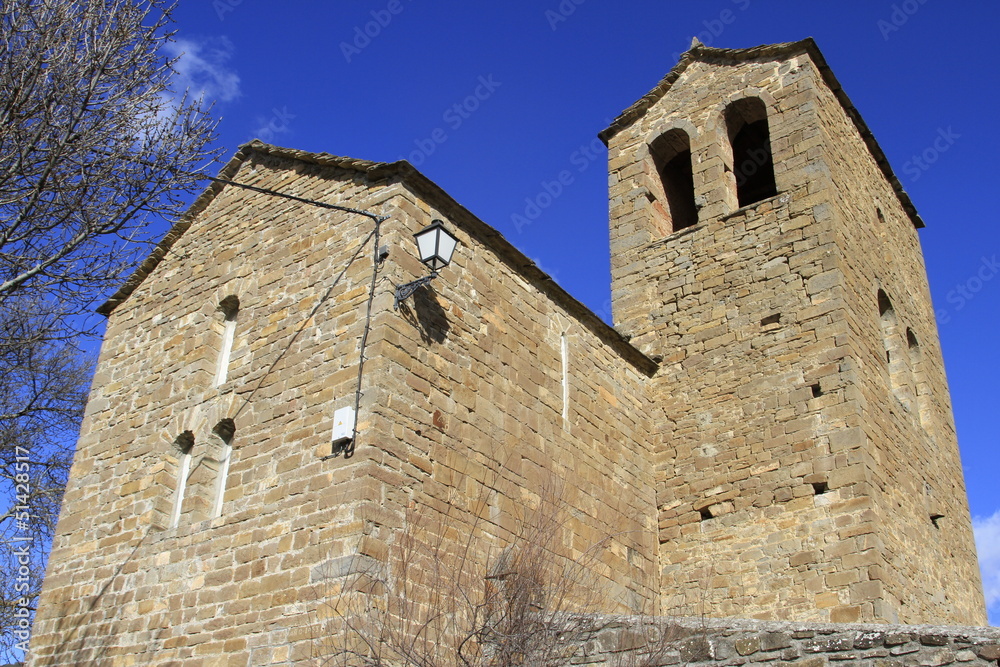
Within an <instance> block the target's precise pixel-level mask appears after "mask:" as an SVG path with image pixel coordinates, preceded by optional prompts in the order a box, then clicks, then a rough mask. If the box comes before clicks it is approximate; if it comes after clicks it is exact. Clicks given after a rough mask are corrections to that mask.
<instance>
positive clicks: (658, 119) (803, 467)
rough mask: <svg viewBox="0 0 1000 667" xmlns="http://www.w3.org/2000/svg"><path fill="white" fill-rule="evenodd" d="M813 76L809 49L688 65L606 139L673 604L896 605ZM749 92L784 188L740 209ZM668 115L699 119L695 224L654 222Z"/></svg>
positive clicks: (620, 312) (618, 264)
mask: <svg viewBox="0 0 1000 667" xmlns="http://www.w3.org/2000/svg"><path fill="white" fill-rule="evenodd" d="M816 85H817V83H816V81H814V80H813V79H812V78H810V76H809V71H808V69H806V68H803V67H802V64H801V63H800V62H798V61H793V62H781V61H764V62H757V61H753V62H748V63H745V64H742V65H741V66H739V67H732V66H728V65H710V64H705V63H693V64H692V65H690V66H689V67H688V69H687V70H685V72H684V73H683V74H682V75H681V77H680V78H679V79H678V80H677V82H675V84H674V87H673V88H672V89H671V91H670V92H669V93H668V94H667V95H666V96H664V97H663V98H662V99H660V100H659V101H658V102H657V103H656V104H655V105H653V106H652V108H650V109H649V110H648V111H647V112H646V114H645V115H644V116H643V117H642V118H641V119H640V120H638V121H637V122H636V123H635V124H634V125H633V126H631V127H629V128H627V129H626V130H623V131H622V132H621V133H620V134H618V135H616V136H615V137H614V138H613V140H612V142H611V143H610V145H609V152H610V160H611V162H610V164H611V170H612V177H611V182H612V184H613V185H612V190H611V225H612V228H611V236H612V249H613V257H614V260H613V261H614V264H613V274H612V279H613V299H614V307H615V321H616V323H617V325H618V327H619V328H620V329H621V330H622V331H624V332H625V333H628V334H630V335H632V336H633V342H635V343H636V344H637V345H638V346H639V347H640V348H641V349H643V350H644V351H645V352H646V353H647V354H650V355H651V356H662V358H663V370H662V371H661V373H660V374H659V375H658V376H657V378H656V390H657V391H658V393H659V396H660V400H661V402H662V404H663V408H664V411H665V413H666V419H665V421H664V423H663V426H662V428H661V431H660V432H659V433H658V437H659V443H660V444H659V447H660V449H659V457H658V458H657V460H656V467H657V473H658V481H657V484H658V488H657V507H658V510H659V536H660V543H661V559H662V563H663V567H662V574H663V579H662V592H663V598H664V599H663V605H664V607H663V608H664V609H669V610H673V611H675V612H677V613H681V614H707V615H712V616H718V615H722V616H726V615H730V616H731V615H750V616H756V617H762V618H787V617H795V618H799V619H815V620H821V621H837V622H846V621H855V620H859V619H865V620H875V619H881V618H883V616H882V615H881V612H880V611H876V609H875V607H874V603H875V602H874V601H875V599H876V598H877V595H876V593H877V591H875V590H873V588H872V586H871V585H870V583H869V582H870V579H871V576H870V567H871V566H872V565H874V564H875V558H874V555H873V553H872V551H871V550H870V544H871V542H872V541H873V539H874V536H873V533H874V527H873V524H872V518H871V512H870V510H871V509H872V506H873V505H872V501H871V499H870V494H871V489H870V486H869V485H870V481H869V479H868V474H867V471H866V465H865V463H866V461H865V459H864V455H863V453H862V452H860V451H859V450H858V449H856V448H851V447H849V444H850V443H849V441H848V440H845V438H844V434H845V433H849V432H850V429H851V428H853V427H856V426H857V425H858V422H859V419H860V415H859V414H858V412H859V411H858V409H857V408H856V406H855V402H856V401H857V390H856V388H855V387H854V386H853V385H854V381H853V376H852V375H851V373H850V367H849V366H848V365H846V364H844V363H843V359H844V357H845V354H846V351H847V348H846V347H844V342H845V340H846V326H847V325H846V317H845V315H844V313H843V309H844V305H845V304H844V301H843V299H842V297H841V295H840V292H839V290H840V287H839V273H840V263H841V261H842V256H841V251H840V249H839V248H838V246H837V245H836V243H835V236H834V233H833V230H832V226H831V225H832V221H833V216H832V211H831V210H830V205H829V204H828V202H827V194H826V192H825V191H826V189H827V188H829V185H830V182H829V178H828V175H827V171H826V169H825V168H824V165H823V164H822V162H821V161H820V160H819V157H820V153H819V151H818V150H817V130H816V129H815V124H816V118H815V116H814V115H813V113H812V112H811V110H812V109H813V102H812V99H813V93H812V90H813V88H814V87H815V86H816ZM718 91H731V92H730V93H729V94H728V95H726V94H725V93H723V94H722V95H720V94H719V92H718ZM744 96H753V97H758V98H760V99H762V100H764V101H765V102H766V103H767V107H768V122H769V125H770V137H771V144H772V147H773V154H774V162H775V165H776V174H775V177H776V181H777V186H778V191H779V193H780V194H779V195H778V196H776V197H772V198H770V199H765V200H764V201H762V202H759V203H757V204H754V205H752V206H748V207H746V208H744V209H739V210H735V211H734V210H733V202H732V201H731V199H732V197H731V194H730V193H729V190H728V188H729V185H728V184H727V178H731V172H732V165H731V161H732V157H731V155H727V154H726V151H725V147H726V146H727V145H728V138H727V137H726V134H725V128H724V126H723V117H722V115H723V112H724V109H725V102H726V101H731V100H734V99H738V98H740V97H744ZM720 97H721V98H722V99H723V102H719V99H720ZM671 127H680V128H682V129H684V130H685V131H687V132H688V133H689V134H690V135H691V136H692V153H693V158H692V160H693V163H694V166H695V174H694V181H695V198H696V200H697V201H699V202H700V203H701V209H700V212H699V215H700V224H699V225H697V226H695V227H692V228H689V229H684V230H681V231H679V232H675V233H673V234H670V235H668V236H666V237H665V238H655V235H654V234H651V232H650V227H649V226H648V224H647V223H646V222H644V221H646V220H648V218H649V217H650V216H651V215H652V212H651V211H650V206H649V203H648V197H647V195H646V191H647V190H646V188H644V187H643V186H642V181H643V179H646V178H650V175H649V174H648V173H647V172H648V163H649V160H648V149H647V146H648V145H649V144H650V143H651V142H652V141H653V140H654V139H655V138H656V137H657V136H659V134H661V133H662V132H664V131H666V130H667V129H669V128H671ZM727 160H728V161H729V162H727Z"/></svg>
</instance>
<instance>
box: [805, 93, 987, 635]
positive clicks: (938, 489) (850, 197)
mask: <svg viewBox="0 0 1000 667" xmlns="http://www.w3.org/2000/svg"><path fill="white" fill-rule="evenodd" d="M815 105H816V109H817V112H818V114H819V118H820V122H819V127H820V128H822V131H823V136H822V146H823V151H824V153H825V158H824V161H825V163H826V164H827V165H829V170H830V176H831V180H832V184H833V187H832V188H831V190H830V196H831V202H832V203H833V206H832V210H833V211H834V213H835V215H836V222H835V223H834V225H833V229H834V230H835V232H836V235H837V245H838V246H840V247H841V248H842V249H843V253H842V257H843V261H842V265H841V268H842V285H841V290H840V295H841V296H842V298H843V302H844V304H845V305H846V308H845V311H844V312H845V313H846V314H847V316H848V318H849V319H848V322H847V324H848V329H849V331H850V333H851V335H850V337H849V339H848V343H847V344H848V346H849V347H850V349H851V352H850V358H851V362H852V372H853V373H854V375H855V377H856V382H855V386H856V387H857V388H858V391H859V395H858V397H857V403H856V404H857V406H858V408H859V414H860V417H861V418H860V421H859V422H858V424H859V430H858V432H857V435H856V436H855V440H856V442H855V443H854V445H853V446H854V447H857V448H858V449H859V450H861V451H864V452H865V454H866V456H867V457H869V460H870V463H869V466H868V467H869V469H870V479H871V483H872V488H873V491H874V493H873V500H874V502H875V513H874V516H875V517H876V520H875V521H876V524H877V525H878V530H877V535H878V539H879V541H880V545H879V547H878V549H877V550H878V551H880V552H881V555H880V556H879V560H878V563H877V572H878V574H877V577H875V578H876V579H877V580H878V581H879V582H880V585H881V586H883V587H884V593H883V596H884V597H885V599H886V600H887V604H886V609H887V611H888V610H890V609H891V610H896V611H895V612H891V613H889V614H888V616H887V617H886V620H888V621H890V622H898V621H900V620H904V621H918V620H919V621H931V620H933V621H934V622H951V623H962V622H965V623H968V622H978V623H985V621H986V618H985V615H984V614H983V605H982V603H981V599H980V593H979V591H980V589H981V587H980V573H979V567H978V563H977V561H976V556H975V551H974V540H973V535H972V522H971V517H970V515H969V508H968V505H967V501H966V493H965V483H964V479H963V476H962V465H961V460H960V458H959V451H958V443H957V440H956V435H955V425H954V419H953V416H952V412H951V401H950V398H949V393H948V383H947V379H946V377H945V370H944V359H943V357H942V354H941V348H940V342H939V339H938V332H937V325H936V322H935V316H934V309H933V304H932V302H931V296H930V288H929V286H928V284H927V272H926V269H925V267H924V261H923V254H922V252H921V249H920V238H919V236H918V233H917V228H916V227H915V224H914V220H913V218H912V217H911V216H910V215H908V213H907V212H906V211H905V209H904V208H903V206H902V205H901V204H900V201H899V199H898V198H897V197H896V196H895V193H893V192H892V189H891V187H890V184H889V182H888V181H887V180H886V179H885V178H884V177H882V173H881V172H880V170H879V168H878V166H877V165H876V163H875V161H874V160H873V158H872V156H871V153H870V152H869V151H868V150H867V147H866V146H865V145H864V143H863V142H862V139H861V137H860V136H859V135H858V133H857V130H856V128H855V126H854V124H853V122H852V121H851V119H850V118H848V117H847V115H846V114H845V112H844V109H843V107H842V106H841V105H840V104H839V103H838V101H837V100H836V99H835V98H834V95H833V92H832V91H831V90H829V89H828V88H827V87H820V88H818V89H817V95H816V100H815ZM948 223H949V221H948V220H931V221H929V222H928V224H931V225H945V226H946V225H948ZM880 291H882V293H883V294H885V295H886V296H887V297H888V298H889V300H890V301H891V306H892V310H891V312H889V313H886V314H885V315H883V316H881V317H880V312H879V311H880V305H879V292H880Z"/></svg>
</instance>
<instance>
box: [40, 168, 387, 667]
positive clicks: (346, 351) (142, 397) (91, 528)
mask: <svg viewBox="0 0 1000 667" xmlns="http://www.w3.org/2000/svg"><path fill="white" fill-rule="evenodd" d="M237 178H238V179H239V180H242V181H244V182H249V183H252V184H254V185H258V186H261V187H270V188H278V189H282V190H284V191H286V192H290V193H293V194H295V195H298V196H302V197H310V198H314V199H323V200H326V201H338V202H341V203H346V204H349V205H350V204H353V205H355V206H367V202H366V201H365V197H366V196H367V195H368V194H369V190H368V186H367V184H365V183H364V182H363V179H361V178H360V177H359V175H358V174H357V173H356V172H351V171H348V170H341V171H336V170H331V169H321V168H319V167H316V166H315V165H308V164H303V163H293V162H290V161H287V160H279V159H276V158H271V157H268V156H261V155H256V156H253V157H252V158H251V159H250V160H248V162H247V163H246V164H244V165H243V167H242V169H241V170H240V172H239V174H238V175H237ZM371 227H372V224H371V221H370V220H368V219H366V218H363V217H360V216H351V215H348V214H343V213H339V212H337V213H330V212H328V211H322V210H320V209H315V208H310V207H299V206H290V205H289V203H288V201H287V200H282V199H277V198H274V197H269V196H265V195H259V194H249V193H247V192H246V191H244V190H239V189H235V188H227V189H225V190H224V191H223V192H222V193H221V194H219V195H218V196H217V197H216V198H215V200H214V201H213V202H212V203H211V204H210V206H209V207H208V209H207V210H205V211H203V212H202V213H201V214H200V215H198V216H197V218H196V220H195V221H194V223H193V224H192V227H191V228H190V229H189V230H188V232H187V233H186V234H185V235H183V236H182V237H181V238H180V240H179V241H178V242H177V243H176V244H175V245H174V246H173V248H172V249H171V251H170V252H169V253H168V255H167V256H166V257H165V258H164V260H163V261H162V262H161V263H160V265H159V266H158V267H157V269H156V270H155V271H154V272H153V273H152V275H150V276H149V277H148V278H147V279H146V280H145V282H143V283H142V285H140V287H139V289H138V290H136V292H135V293H134V294H132V296H131V297H130V298H129V299H127V300H126V301H125V302H124V303H123V304H121V305H120V306H119V307H118V308H117V309H116V310H115V311H114V312H113V313H112V314H111V316H110V318H109V321H108V328H107V333H106V336H105V342H104V345H103V348H102V351H101V357H100V360H99V363H98V369H97V372H96V376H95V378H94V382H93V388H92V391H91V397H90V402H89V404H88V408H87V415H86V419H85V421H84V425H83V428H82V432H81V436H80V441H79V446H78V448H77V454H76V458H75V463H74V466H73V468H72V472H71V476H70V481H69V486H68V489H67V492H66V497H65V501H64V504H63V509H62V515H61V518H60V523H59V527H58V532H57V536H56V539H55V543H54V547H53V551H52V556H51V559H50V561H49V563H50V564H49V571H48V574H47V577H46V579H45V589H44V592H43V596H42V599H41V603H40V609H39V612H38V616H37V620H36V624H35V630H34V636H33V643H32V647H31V654H30V656H31V657H30V660H29V664H31V665H67V664H91V663H93V664H122V665H129V664H150V665H152V664H177V665H180V664H183V665H196V664H198V665H201V664H219V661H221V660H222V658H220V656H227V657H226V660H229V661H231V662H227V663H226V664H247V665H249V664H253V665H264V664H271V662H272V660H283V659H284V660H287V659H288V658H289V656H290V655H291V651H292V647H293V646H296V647H298V648H299V650H303V649H304V650H308V648H309V647H308V644H309V640H310V631H311V629H312V628H313V621H314V614H315V611H316V602H315V600H316V598H317V596H318V594H319V593H318V591H317V587H316V585H315V582H314V581H313V575H312V570H313V568H314V567H315V566H316V564H317V563H320V562H323V561H324V560H326V559H330V558H335V557H337V556H339V555H342V553H344V552H353V551H354V550H355V549H356V547H357V544H358V542H359V540H360V539H361V538H362V529H363V524H364V519H365V514H364V513H365V511H366V508H365V507H362V506H358V503H357V502H356V500H357V499H358V498H365V499H369V500H371V501H372V502H375V503H381V502H383V501H384V499H385V497H386V496H388V495H391V493H392V489H387V488H386V486H385V485H384V484H382V483H381V482H379V481H378V480H377V479H375V478H373V477H371V476H370V475H367V474H366V470H365V467H364V466H365V461H364V458H363V457H360V456H359V457H358V458H357V459H354V460H352V461H351V463H350V464H348V465H344V464H343V462H342V461H336V462H334V461H324V460H323V459H322V457H323V456H324V455H326V454H328V453H329V452H330V427H331V419H332V412H333V409H334V408H336V407H340V405H341V404H343V402H344V398H345V397H348V396H350V397H353V392H354V387H355V378H356V373H357V366H356V364H357V356H358V342H359V339H360V336H361V321H362V316H363V313H364V310H363V305H364V302H365V299H366V297H367V289H368V285H369V282H370V275H371V255H370V249H368V250H369V252H365V253H364V254H363V255H362V258H363V261H360V262H358V261H355V262H352V261H351V257H352V256H353V255H354V253H355V251H357V249H358V248H359V246H360V244H361V241H362V240H363V239H364V238H365V237H366V236H367V235H368V233H369V232H370V231H371ZM345 268H346V273H345V274H344V275H343V277H342V278H341V279H340V281H339V282H335V281H336V279H337V276H338V274H340V272H341V271H343V270H344V269H345ZM231 294H235V295H237V296H238V298H239V300H240V308H239V312H238V314H237V319H236V333H235V343H234V346H233V350H232V355H231V360H230V367H229V374H228V379H227V381H226V382H225V383H224V384H222V385H221V386H219V387H215V386H214V378H215V372H216V366H217V360H218V357H219V347H220V346H221V341H222V326H223V325H222V324H221V319H222V318H221V317H220V313H219V312H217V307H218V304H219V303H220V301H222V300H223V299H224V298H226V297H227V296H229V295H231ZM337 401H340V402H339V403H338V402H337ZM225 418H230V419H232V420H233V422H234V424H235V436H234V437H233V438H232V445H233V454H232V459H231V461H230V465H229V470H228V475H227V476H226V479H225V481H226V486H225V492H224V503H223V507H222V514H221V516H220V517H218V518H214V519H213V518H210V517H206V511H208V510H207V508H206V507H204V503H203V504H202V506H201V507H196V506H193V505H192V504H191V502H190V501H191V500H192V499H198V497H197V496H196V495H194V494H193V493H188V494H186V495H185V505H184V506H183V512H182V514H181V516H180V521H179V524H178V525H177V527H171V514H172V507H173V503H174V499H175V495H176V489H177V484H178V474H179V470H178V468H179V465H180V462H179V461H180V454H179V453H178V452H177V450H176V449H175V447H174V441H175V439H177V438H178V436H179V435H180V434H182V433H183V432H184V431H189V432H190V433H191V435H192V436H193V439H194V447H193V460H192V466H191V478H190V479H191V482H192V484H191V486H190V487H189V491H193V490H194V489H195V483H196V482H198V483H199V486H200V487H202V488H201V491H203V492H207V498H208V499H211V498H212V496H213V495H214V493H215V491H216V490H217V487H216V486H215V485H216V483H217V480H218V469H219V468H220V465H219V464H218V463H216V462H213V463H214V465H213V467H214V468H215V469H214V470H202V466H200V465H199V464H200V463H208V462H207V461H205V459H206V458H211V457H215V456H218V454H217V452H218V451H219V447H218V446H217V444H218V443H216V442H215V436H214V434H213V428H214V427H215V425H216V424H218V423H219V422H220V421H221V420H223V419H225ZM205 487H208V488H207V489H206V488H205ZM200 495H201V496H202V497H201V500H202V501H205V500H206V497H205V496H206V493H200ZM213 660H214V661H215V662H214V663H213V662H212V661H213Z"/></svg>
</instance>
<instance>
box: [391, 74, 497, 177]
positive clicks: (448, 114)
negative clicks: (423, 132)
mask: <svg viewBox="0 0 1000 667" xmlns="http://www.w3.org/2000/svg"><path fill="white" fill-rule="evenodd" d="M477 83H478V85H477V86H476V87H475V89H474V90H473V91H472V94H470V95H467V96H466V97H465V98H464V99H463V100H462V101H461V102H456V103H455V104H452V105H451V106H450V107H448V108H447V109H445V110H444V113H442V114H441V120H442V121H444V123H445V125H447V126H448V127H449V128H450V129H451V131H452V132H454V131H456V130H457V129H458V128H460V127H462V125H463V124H464V123H465V121H467V120H468V119H469V118H471V117H472V114H474V113H475V112H476V111H478V110H479V108H480V107H481V106H482V104H483V102H485V101H486V100H488V99H490V98H491V97H493V93H495V92H496V90H497V88H499V87H500V86H502V85H503V83H502V82H500V81H497V80H495V79H494V78H493V75H492V74H487V75H485V76H480V77H479V79H478V80H477ZM448 136H449V135H448V132H447V131H446V130H445V129H444V128H443V127H436V128H434V129H433V130H432V131H431V132H430V134H428V135H427V136H426V137H425V138H423V139H414V141H413V145H414V146H415V147H416V150H413V151H410V153H409V154H408V155H405V156H404V155H400V156H399V158H398V159H400V160H408V161H409V162H410V164H412V165H413V166H414V167H419V166H420V165H422V164H423V163H424V162H426V160H427V158H428V157H430V156H431V155H433V154H434V152H435V151H437V149H438V147H439V146H441V144H443V143H444V142H446V141H448Z"/></svg>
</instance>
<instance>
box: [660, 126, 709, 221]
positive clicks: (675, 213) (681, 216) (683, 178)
mask: <svg viewBox="0 0 1000 667" xmlns="http://www.w3.org/2000/svg"><path fill="white" fill-rule="evenodd" d="M649 152H650V154H651V155H652V156H653V164H655V165H656V173H657V174H658V175H659V177H660V183H659V184H660V185H661V187H662V188H663V190H662V192H663V199H664V200H665V201H664V202H663V211H664V213H666V215H667V217H668V218H669V220H668V224H669V229H670V230H671V231H672V232H676V231H678V230H680V229H684V228H685V227H691V226H693V225H696V224H698V207H697V206H696V205H695V203H694V173H693V171H692V165H691V140H690V139H689V138H688V135H687V133H686V132H684V130H680V129H676V128H675V129H673V130H669V131H667V132H664V133H663V134H661V135H660V136H659V137H657V138H656V140H655V141H653V143H652V144H650V146H649ZM657 194H659V193H657Z"/></svg>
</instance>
